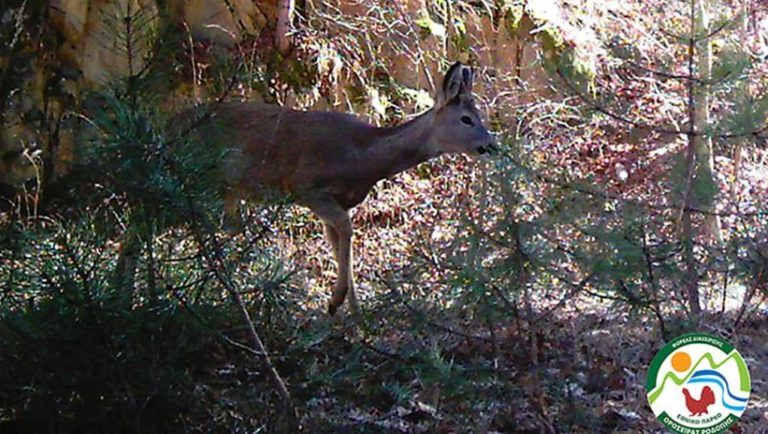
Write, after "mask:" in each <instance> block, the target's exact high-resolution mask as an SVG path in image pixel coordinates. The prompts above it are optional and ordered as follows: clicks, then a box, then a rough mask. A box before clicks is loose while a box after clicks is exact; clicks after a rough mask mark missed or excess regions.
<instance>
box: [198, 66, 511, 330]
mask: <svg viewBox="0 0 768 434" xmlns="http://www.w3.org/2000/svg"><path fill="white" fill-rule="evenodd" d="M472 80H473V72H472V69H471V68H469V67H468V66H466V65H463V64H461V63H456V64H454V65H453V66H452V67H451V68H450V69H449V70H448V72H447V73H446V75H445V77H444V79H443V83H442V86H441V87H440V89H439V90H438V92H437V95H436V103H435V106H434V107H433V108H432V109H430V110H429V111H427V112H425V113H424V114H422V115H420V116H418V117H416V118H414V119H413V120H411V121H410V122H407V123H405V124H402V125H399V126H395V127H386V128H379V127H375V126H372V125H369V124H368V123H366V122H363V121H361V120H359V119H357V118H355V117H354V116H351V115H347V114H342V113H334V112H319V111H297V110H291V109H288V108H283V107H279V106H273V105H267V104H257V103H246V102H225V103H221V104H219V105H218V106H217V107H215V108H214V109H211V112H210V113H209V114H208V118H207V119H206V120H205V121H204V122H200V124H199V125H198V126H197V127H196V129H195V135H197V136H198V137H200V140H202V141H204V142H207V143H215V144H217V145H219V146H222V147H223V148H225V149H226V154H225V155H226V156H225V157H224V162H223V165H224V167H223V172H224V174H225V175H224V177H225V184H226V189H227V191H226V194H227V195H228V196H229V197H230V198H237V199H240V198H251V199H254V198H258V196H259V194H260V191H263V189H264V187H268V188H272V189H277V190H278V191H279V192H281V193H284V194H288V195H290V196H291V197H293V198H294V200H295V202H296V203H298V204H300V205H303V206H305V207H308V208H309V209H310V210H311V211H312V212H313V213H314V214H315V215H316V216H317V217H319V218H320V220H322V222H323V224H324V226H325V234H326V237H327V239H328V241H329V242H330V244H331V247H332V249H333V255H334V257H335V259H336V263H337V276H336V278H337V280H336V284H335V286H334V289H333V296H332V297H331V300H330V303H329V305H328V311H329V312H330V313H331V315H333V314H334V313H335V312H336V310H337V309H338V308H339V306H341V305H342V304H343V303H344V299H345V297H346V295H347V293H348V292H349V293H350V299H351V300H350V302H352V303H353V304H354V303H355V296H354V287H353V286H354V281H353V273H352V265H351V264H352V248H351V239H352V223H351V221H350V218H349V213H348V210H349V209H350V208H352V207H354V206H356V205H358V204H359V203H360V202H362V201H363V199H365V197H366V195H367V194H368V193H369V192H370V191H371V189H372V188H373V186H374V184H376V182H378V181H379V180H381V179H384V178H387V177H389V176H392V175H394V174H396V173H399V172H401V171H403V170H406V169H408V168H411V167H414V166H416V165H417V164H419V163H421V162H423V161H426V160H428V159H431V158H434V157H437V156H439V155H442V154H445V153H468V154H486V153H492V152H494V151H496V147H495V145H494V139H493V137H492V136H491V134H490V133H489V132H488V131H487V130H486V128H485V127H484V126H483V122H482V120H481V117H480V113H479V112H478V110H477V108H476V107H475V103H474V99H473V97H472Z"/></svg>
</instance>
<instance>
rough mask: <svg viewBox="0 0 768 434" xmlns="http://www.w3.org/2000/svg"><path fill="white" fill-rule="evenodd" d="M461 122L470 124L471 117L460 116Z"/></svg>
mask: <svg viewBox="0 0 768 434" xmlns="http://www.w3.org/2000/svg"><path fill="white" fill-rule="evenodd" d="M461 123H463V124H464V125H472V118H470V117H469V116H462V117H461Z"/></svg>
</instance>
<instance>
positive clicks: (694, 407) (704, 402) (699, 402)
mask: <svg viewBox="0 0 768 434" xmlns="http://www.w3.org/2000/svg"><path fill="white" fill-rule="evenodd" d="M683 395H685V406H686V407H687V408H688V411H690V412H691V416H699V415H702V414H709V412H708V411H707V407H709V406H710V405H712V404H714V403H715V393H714V392H712V389H711V388H710V387H709V386H704V388H703V389H701V396H700V397H699V399H694V398H693V396H691V392H689V391H688V389H686V388H683Z"/></svg>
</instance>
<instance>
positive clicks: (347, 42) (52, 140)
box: [0, 0, 567, 184]
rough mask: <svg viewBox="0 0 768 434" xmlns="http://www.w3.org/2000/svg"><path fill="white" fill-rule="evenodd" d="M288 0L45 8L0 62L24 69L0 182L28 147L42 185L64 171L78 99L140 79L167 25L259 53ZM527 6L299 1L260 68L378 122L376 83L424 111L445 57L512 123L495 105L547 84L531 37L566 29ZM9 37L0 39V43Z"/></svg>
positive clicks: (381, 108) (11, 106) (184, 91)
mask: <svg viewBox="0 0 768 434" xmlns="http://www.w3.org/2000/svg"><path fill="white" fill-rule="evenodd" d="M285 1H287V0H256V1H255V0H165V1H157V0H49V3H48V7H47V14H46V15H45V16H47V21H46V22H45V23H43V24H42V29H43V31H44V32H43V33H45V34H46V35H48V36H47V38H46V39H45V43H42V42H40V41H33V40H30V41H27V42H28V45H29V47H27V49H26V51H25V50H17V52H16V54H15V55H16V56H17V57H16V58H14V59H9V58H0V66H4V65H11V64H14V65H16V64H19V56H20V55H21V54H19V53H26V54H24V55H25V56H26V57H25V60H24V62H26V64H28V68H27V69H26V70H24V71H21V72H19V73H18V74H16V76H15V78H16V81H17V82H15V83H13V84H12V85H10V86H8V85H6V86H5V87H3V88H2V89H0V91H1V92H6V93H7V94H8V95H10V94H11V93H12V92H14V95H15V96H14V98H16V99H20V100H21V101H16V102H12V101H11V99H13V98H10V97H8V95H6V97H4V98H3V99H0V102H2V103H3V105H4V106H5V107H3V112H4V116H3V125H2V126H0V128H2V130H1V131H0V133H1V134H0V158H2V162H3V165H4V166H3V167H2V169H3V170H2V171H0V184H2V183H5V184H10V183H18V182H20V181H23V178H24V176H23V174H24V173H27V174H29V173H30V172H28V171H24V170H21V171H19V170H16V168H15V165H16V164H21V162H20V160H18V156H20V155H24V154H23V151H25V150H27V154H29V153H30V152H31V150H33V149H41V150H42V151H43V152H42V155H43V156H44V157H45V158H44V160H45V161H46V164H47V165H48V166H49V167H48V168H47V172H46V173H47V175H48V177H50V178H54V177H56V176H57V175H59V174H61V173H63V172H65V171H66V170H67V168H68V167H69V166H70V165H71V163H72V159H73V155H74V154H75V150H74V147H75V144H74V143H75V138H74V137H75V133H74V132H73V128H75V127H74V126H71V124H74V122H71V118H72V116H71V113H73V112H74V113H78V112H80V110H81V109H82V106H83V104H84V102H83V99H84V95H85V94H86V92H87V91H89V90H93V89H99V88H102V87H104V86H106V85H108V84H109V83H111V82H113V81H115V80H120V79H124V78H126V77H130V76H133V75H135V74H138V73H139V72H140V71H142V70H143V68H145V67H146V66H147V63H148V62H150V59H152V54H153V50H154V49H155V46H156V40H157V37H158V34H159V32H161V29H167V28H169V27H170V28H173V29H174V30H173V31H174V32H175V33H176V35H175V36H176V37H178V38H179V39H180V40H183V41H185V43H186V42H190V41H194V43H195V44H199V45H201V46H205V47H207V49H212V47H213V48H216V47H218V48H217V49H218V50H219V51H218V53H219V54H218V55H221V54H222V53H224V55H229V56H243V58H244V59H248V57H247V56H251V55H253V54H254V53H255V52H256V51H258V50H262V51H263V50H265V49H267V50H269V49H271V48H270V47H266V45H269V44H272V42H271V41H273V40H276V39H277V38H274V37H273V35H274V34H275V27H276V25H277V21H278V12H279V11H280V10H285V9H281V8H285V7H286V4H285V3H284V2H285ZM12 3H13V2H12ZM16 3H18V4H17V5H16V7H15V9H11V10H10V11H9V12H7V13H6V14H5V15H4V16H3V20H4V24H5V21H8V22H9V23H11V24H13V22H14V20H16V21H18V19H19V17H23V16H24V14H26V13H29V11H25V10H23V8H24V7H25V5H26V2H21V1H17V2H16ZM529 3H531V6H530V7H529V6H520V7H517V9H514V8H511V9H509V8H508V9H505V10H502V11H497V10H491V9H489V8H485V7H482V6H472V5H470V4H469V3H459V4H454V3H452V2H444V3H442V5H440V2H428V1H426V0H404V1H398V2H391V1H388V0H369V1H360V0H330V1H325V2H296V3H295V5H296V7H297V8H298V9H297V10H296V12H297V14H298V16H299V18H296V17H294V20H293V21H294V22H293V25H294V28H296V29H297V31H298V34H299V36H301V35H304V36H303V37H305V39H303V40H299V39H297V41H296V44H295V47H294V48H293V49H292V50H291V52H289V53H288V54H287V55H284V56H280V57H279V58H278V59H279V62H278V63H269V65H270V66H269V67H267V68H272V67H275V65H278V66H279V65H280V62H291V61H292V62H294V63H292V64H290V63H283V64H284V65H285V66H284V68H285V70H286V71H287V73H286V71H284V73H283V76H285V75H291V74H292V70H295V69H296V67H297V65H301V66H302V67H304V68H310V69H312V68H314V69H315V70H316V71H315V72H316V76H317V77H318V80H317V83H314V84H312V83H310V84H309V86H308V87H306V86H305V89H304V90H302V91H297V92H298V93H295V94H294V93H292V92H290V91H289V92H287V93H286V95H284V97H283V98H282V99H278V100H280V101H282V102H284V103H288V104H294V105H301V106H304V107H308V108H334V107H338V108H337V109H340V110H348V107H350V106H351V105H353V104H354V105H359V103H360V96H361V95H360V93H361V92H362V97H363V100H365V101H367V103H368V104H369V109H370V110H369V111H370V112H372V113H376V114H378V117H379V118H381V119H384V118H385V117H386V116H387V114H388V108H389V101H391V100H392V99H393V98H398V97H402V95H400V96H397V95H394V94H393V92H394V91H393V90H391V89H390V90H387V89H382V88H381V86H380V85H379V84H380V83H385V82H388V83H396V86H390V87H392V88H394V89H395V90H396V89H401V90H400V91H398V92H400V93H401V94H406V95H410V96H409V98H410V99H409V100H410V104H411V105H412V106H413V107H412V108H411V109H413V108H414V107H416V108H418V107H420V106H426V105H428V104H427V103H428V96H427V95H431V94H433V90H434V88H435V87H436V86H438V85H439V83H437V82H436V81H437V80H438V77H440V71H441V70H443V69H444V68H445V66H446V63H447V62H448V61H452V60H455V59H461V60H464V61H470V62H471V63H473V64H474V65H475V67H476V68H477V69H478V70H479V74H478V76H479V78H481V79H480V80H477V81H478V83H477V86H478V88H477V93H478V94H480V95H487V96H488V98H487V99H486V101H481V103H482V102H485V103H489V104H493V105H494V109H495V115H496V116H498V117H499V118H500V119H501V120H502V121H503V122H505V121H507V120H508V121H510V122H513V121H514V120H513V119H506V115H505V113H506V111H505V110H503V107H504V106H505V105H506V104H509V103H517V102H520V98H521V97H520V95H531V93H530V92H529V91H530V89H537V88H538V89H545V88H546V84H547V79H546V77H545V74H544V70H543V68H542V65H541V63H542V59H543V58H545V54H544V50H543V46H544V45H543V44H542V41H541V37H540V36H539V35H541V33H542V32H541V28H542V26H543V25H544V24H546V23H549V24H548V26H549V27H548V28H549V29H554V31H557V29H558V28H563V29H565V28H566V27H567V26H566V25H565V24H563V23H566V21H565V20H564V18H563V17H562V16H561V15H562V13H561V10H560V9H559V8H558V3H557V2H556V0H536V1H533V0H530V1H529ZM159 5H162V7H160V6H159ZM312 7H314V9H312ZM446 8H450V9H446ZM548 14H549V16H547V15H548ZM22 22H24V21H23V19H22ZM448 23H452V24H451V25H447V24H448ZM552 23H554V24H552ZM283 24H285V23H284V22H283ZM282 28H285V26H282ZM565 30H567V29H565ZM565 30H564V31H565ZM9 34H10V33H8V32H6V33H3V35H4V37H7V36H8V35H9ZM129 35H132V36H129ZM299 36H297V38H298V37H299ZM264 41H269V42H267V43H266V44H265V43H264ZM36 44H37V45H36ZM302 44H304V45H302ZM38 47H43V49H40V48H38ZM180 47H181V48H179V51H184V50H188V51H189V53H187V52H183V53H176V54H175V55H176V56H179V57H180V58H185V56H186V57H187V60H188V62H187V60H185V61H184V63H185V64H186V63H189V64H190V65H192V66H191V68H192V69H193V70H194V71H193V73H179V74H178V75H179V76H180V77H176V78H178V79H179V80H181V81H184V80H187V81H189V82H190V83H181V84H177V85H176V87H177V88H178V89H175V88H174V89H171V90H172V91H177V92H178V93H180V94H181V95H182V99H184V98H187V99H189V97H190V96H192V95H193V94H194V95H195V96H196V97H198V98H200V97H201V92H200V91H199V89H198V87H199V86H198V83H197V80H198V79H199V77H200V76H201V75H202V74H205V73H206V72H205V71H207V69H206V68H209V67H210V63H207V64H203V63H200V62H199V60H200V59H195V58H193V56H192V55H194V54H195V49H193V48H190V46H189V44H186V45H182V46H180ZM184 47H186V48H184ZM283 50H285V48H284V47H283ZM299 52H301V53H303V56H304V57H301V53H299ZM249 53H250V54H249ZM307 53H309V54H307ZM283 54H285V53H283ZM191 57H192V58H191ZM254 58H258V57H254ZM273 58H274V57H273ZM259 59H263V58H259ZM161 61H163V60H162V59H161ZM195 62H198V63H200V64H199V65H195ZM256 63H257V62H256ZM256 63H254V64H251V65H250V67H252V68H263V67H264V62H261V63H259V64H256ZM384 76H386V77H387V78H386V79H385V78H384ZM192 77H194V79H193V78H192ZM363 79H367V80H368V81H367V82H366V81H364V80H363ZM270 85H271V83H270ZM361 86H362V90H361V89H360V88H361ZM522 90H525V92H521V91H522ZM11 91H12V92H11ZM301 92H304V94H302V93H301ZM387 92H389V93H387ZM395 93H396V92H395ZM321 94H324V95H325V98H322V97H321V96H320V95H321ZM353 94H357V96H355V95H353ZM244 95H250V94H244ZM490 97H493V98H490ZM169 98H170V97H169ZM425 98H426V100H425ZM522 98H526V96H523V97H522ZM406 100H408V98H406ZM406 103H407V102H406ZM30 113H38V114H41V116H42V120H40V119H38V120H37V121H30V119H31V118H34V117H33V116H29V115H30ZM510 113H511V112H510ZM373 118H374V119H376V116H373ZM25 164H26V163H25ZM25 167H26V166H25ZM11 173H13V176H11V175H10V174H11Z"/></svg>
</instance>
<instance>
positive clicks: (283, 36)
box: [275, 0, 296, 56]
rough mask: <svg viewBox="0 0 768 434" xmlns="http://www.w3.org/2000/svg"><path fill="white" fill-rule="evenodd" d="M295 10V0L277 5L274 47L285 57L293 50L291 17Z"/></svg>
mask: <svg viewBox="0 0 768 434" xmlns="http://www.w3.org/2000/svg"><path fill="white" fill-rule="evenodd" d="M295 9H296V2H295V0H280V1H279V2H278V3H277V29H276V32H275V47H276V48H277V51H278V52H279V53H280V54H281V55H283V56H287V55H288V54H290V52H291V49H292V48H293V38H292V36H291V32H293V15H294V11H295Z"/></svg>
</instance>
